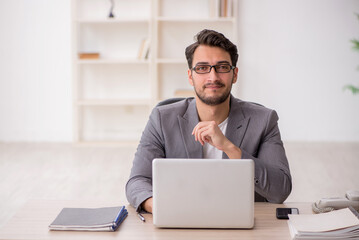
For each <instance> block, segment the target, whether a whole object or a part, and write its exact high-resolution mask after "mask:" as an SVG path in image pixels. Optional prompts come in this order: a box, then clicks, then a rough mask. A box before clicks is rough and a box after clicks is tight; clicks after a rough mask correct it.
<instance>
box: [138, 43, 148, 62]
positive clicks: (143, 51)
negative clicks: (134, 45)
mask: <svg viewBox="0 0 359 240" xmlns="http://www.w3.org/2000/svg"><path fill="white" fill-rule="evenodd" d="M149 53H150V39H149V38H146V39H143V40H142V41H141V45H140V49H139V51H138V57H137V58H138V59H140V60H145V59H148V57H149Z"/></svg>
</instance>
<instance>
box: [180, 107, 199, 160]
mask: <svg viewBox="0 0 359 240" xmlns="http://www.w3.org/2000/svg"><path fill="white" fill-rule="evenodd" d="M177 118H178V122H179V126H180V129H181V134H182V139H183V143H184V145H185V150H186V154H187V157H188V158H203V147H202V145H201V144H200V143H199V142H196V141H195V139H194V136H193V135H192V131H193V128H194V127H195V126H196V125H197V123H198V122H199V119H198V113H197V109H196V101H195V100H192V101H191V102H190V103H189V105H188V108H187V111H186V113H185V114H184V115H183V116H178V117H177Z"/></svg>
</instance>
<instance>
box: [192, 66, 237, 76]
mask: <svg viewBox="0 0 359 240" xmlns="http://www.w3.org/2000/svg"><path fill="white" fill-rule="evenodd" d="M212 68H214V70H215V71H216V73H229V72H230V71H231V70H232V69H235V68H236V67H235V66H231V65H229V64H217V65H204V64H198V65H196V66H194V67H193V68H192V69H191V70H194V71H195V72H196V73H198V74H205V73H210V72H211V70H212Z"/></svg>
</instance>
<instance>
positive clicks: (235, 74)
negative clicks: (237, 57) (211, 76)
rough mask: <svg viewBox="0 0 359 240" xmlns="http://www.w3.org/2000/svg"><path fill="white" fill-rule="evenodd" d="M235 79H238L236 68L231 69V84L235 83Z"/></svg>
mask: <svg viewBox="0 0 359 240" xmlns="http://www.w3.org/2000/svg"><path fill="white" fill-rule="evenodd" d="M237 78H238V68H237V67H236V68H235V69H233V81H232V84H233V83H236V82H237Z"/></svg>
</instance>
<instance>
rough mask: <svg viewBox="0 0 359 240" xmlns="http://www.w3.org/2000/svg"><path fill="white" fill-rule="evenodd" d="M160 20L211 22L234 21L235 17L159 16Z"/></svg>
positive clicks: (158, 19)
mask: <svg viewBox="0 0 359 240" xmlns="http://www.w3.org/2000/svg"><path fill="white" fill-rule="evenodd" d="M157 21H158V22H179V23H181V22H182V23H196V22H202V23H211V22H233V21H235V18H233V17H213V18H181V17H178V18H172V17H158V18H157Z"/></svg>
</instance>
